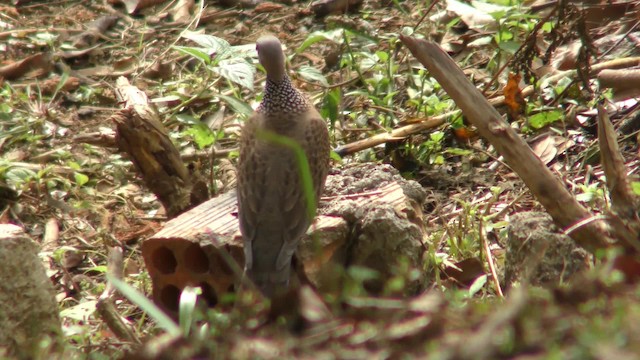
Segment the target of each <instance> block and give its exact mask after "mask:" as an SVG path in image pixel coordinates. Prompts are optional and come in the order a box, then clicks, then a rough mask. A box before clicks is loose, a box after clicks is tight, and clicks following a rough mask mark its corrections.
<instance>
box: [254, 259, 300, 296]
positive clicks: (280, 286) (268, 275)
mask: <svg viewBox="0 0 640 360" xmlns="http://www.w3.org/2000/svg"><path fill="white" fill-rule="evenodd" d="M255 270H256V269H252V270H249V271H248V272H247V275H249V278H250V279H251V280H252V281H253V282H254V283H255V284H256V286H257V287H258V289H259V290H260V292H262V294H263V295H264V296H266V297H268V298H273V297H275V296H276V295H279V294H282V293H284V292H286V291H287V289H288V288H289V277H290V272H291V266H285V267H284V268H283V269H280V270H275V271H255Z"/></svg>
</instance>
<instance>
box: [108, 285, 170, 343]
mask: <svg viewBox="0 0 640 360" xmlns="http://www.w3.org/2000/svg"><path fill="white" fill-rule="evenodd" d="M107 281H109V282H110V283H111V284H112V285H113V287H115V288H116V289H117V290H118V291H120V293H121V294H122V295H124V296H125V297H126V298H127V299H129V301H131V302H132V303H134V304H136V305H137V306H138V307H139V308H140V309H141V310H142V311H144V312H146V313H147V314H149V316H150V317H151V318H152V319H154V320H155V321H156V322H157V323H158V326H160V327H161V328H163V329H164V330H165V331H166V332H168V333H169V334H170V335H172V336H179V335H180V334H181V333H182V332H181V331H180V327H179V326H178V325H176V323H175V322H174V321H173V320H172V319H171V318H170V317H169V316H168V315H167V314H165V313H164V311H162V310H161V309H160V308H159V307H157V306H156V305H155V304H154V303H153V302H152V301H151V300H149V299H147V297H146V296H144V294H142V293H141V292H139V291H138V290H136V289H135V288H134V287H133V286H131V285H129V284H127V283H126V282H124V281H122V280H120V279H118V278H116V277H114V276H111V275H109V274H107Z"/></svg>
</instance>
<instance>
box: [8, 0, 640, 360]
mask: <svg viewBox="0 0 640 360" xmlns="http://www.w3.org/2000/svg"><path fill="white" fill-rule="evenodd" d="M347 2H348V1H342V2H340V1H336V2H331V1H320V2H317V3H326V4H331V3H347ZM14 3H15V2H14ZM123 3H126V6H125V5H123V4H119V3H118V1H105V2H86V1H73V0H59V1H46V2H41V1H24V0H22V1H18V4H17V5H0V223H13V224H17V225H19V226H21V227H23V228H24V229H25V231H26V232H27V233H28V234H29V235H30V236H31V237H32V238H33V239H34V240H36V241H37V242H38V243H39V244H40V246H41V249H42V251H41V253H40V256H41V258H42V259H43V264H44V265H45V267H46V269H47V275H48V276H49V277H50V279H51V280H52V282H53V284H54V287H55V290H56V300H57V302H58V304H59V307H60V311H61V312H60V315H61V321H62V326H63V333H64V339H65V340H64V345H63V346H62V347H61V348H60V347H58V348H55V347H51V348H45V349H44V350H42V353H41V358H51V357H54V356H57V357H60V358H85V357H87V358H92V359H102V358H104V359H107V358H121V357H130V358H166V359H182V358H184V359H188V358H238V359H245V358H314V359H317V358H318V359H324V358H326V359H332V358H345V359H362V358H371V359H387V358H412V357H419V358H422V357H428V358H430V359H496V358H505V359H506V358H509V359H512V358H514V359H547V358H554V359H555V358H559V359H560V358H561V359H611V358H616V359H635V358H637V357H638V354H640V343H638V341H637V339H638V338H640V327H639V326H638V324H640V305H639V304H640V302H639V301H638V300H640V288H638V287H637V286H636V285H635V284H634V282H633V281H630V280H629V279H626V280H629V281H625V278H624V276H621V275H620V273H618V272H616V271H611V268H612V266H611V262H610V261H609V260H608V259H610V258H611V256H609V255H610V254H609V252H607V251H604V250H603V251H601V252H596V253H595V254H592V255H593V256H592V257H591V258H589V260H588V264H587V265H586V266H585V267H587V268H589V269H587V270H583V271H580V272H576V273H575V274H573V273H572V274H568V273H567V274H565V269H561V270H559V273H560V275H559V276H556V277H555V278H551V279H546V281H542V280H539V279H532V278H530V279H517V280H520V281H517V280H516V281H513V282H512V283H509V284H507V283H506V281H505V275H504V272H505V267H507V265H505V252H506V251H507V248H508V245H507V243H508V241H509V238H508V236H507V234H508V232H509V225H510V224H511V220H512V218H513V215H514V214H517V213H523V212H527V211H542V212H544V208H543V207H542V206H541V205H540V204H539V203H538V202H536V200H535V199H534V197H533V196H532V195H531V194H530V193H529V191H528V189H527V188H526V186H525V185H524V184H523V183H522V181H521V180H520V179H519V178H518V176H517V175H516V174H514V173H513V172H512V171H511V170H510V169H509V168H508V167H507V166H505V164H504V163H503V162H502V159H501V158H500V154H498V153H496V152H495V149H494V148H493V147H492V146H491V145H490V144H488V143H487V142H486V141H484V140H483V139H481V138H479V137H478V136H477V135H476V134H475V133H474V132H473V129H471V127H470V126H468V123H466V121H464V120H463V119H462V117H460V116H458V115H456V114H454V115H447V116H445V117H446V121H444V124H442V125H439V126H437V127H434V128H431V129H427V128H425V129H423V130H422V131H420V132H416V133H412V134H409V135H408V136H405V137H403V138H402V139H395V140H396V141H393V142H386V143H382V144H377V145H376V146H372V147H368V148H362V149H358V151H357V152H356V151H353V152H352V151H350V150H348V149H349V144H351V143H353V142H355V141H358V140H363V139H366V138H369V137H371V136H374V135H375V134H379V133H384V132H388V131H391V130H392V129H397V128H400V127H403V126H407V125H410V124H417V123H420V122H422V121H427V120H428V119H432V118H437V117H438V116H442V115H443V114H449V113H450V112H452V111H455V110H456V105H455V103H454V102H453V101H452V100H451V99H450V98H449V97H448V95H447V94H446V92H444V91H443V89H442V88H441V87H440V85H439V84H438V83H437V82H436V81H435V80H433V78H432V77H431V76H430V75H429V73H428V71H426V70H425V69H424V67H422V66H421V65H420V64H419V63H418V62H417V61H416V60H415V59H414V58H413V56H412V55H411V53H410V52H409V51H408V50H407V49H406V48H405V47H404V46H403V45H402V42H401V41H400V35H405V36H414V37H418V38H426V39H429V40H433V41H435V42H436V43H439V44H440V45H441V46H442V47H443V48H444V50H446V51H447V52H448V53H449V54H450V55H451V57H452V58H453V59H454V60H455V61H456V63H457V64H458V65H459V66H460V67H461V68H462V69H463V70H464V72H465V74H467V75H468V77H469V78H470V79H471V80H472V81H473V83H474V84H475V85H476V86H477V87H478V88H479V89H480V90H482V91H483V92H484V94H485V96H486V97H487V98H488V99H493V98H496V97H498V96H500V95H503V94H504V95H505V97H506V101H503V102H502V103H501V104H500V106H498V110H499V111H500V112H501V113H503V114H504V117H505V119H508V120H509V121H510V123H511V125H512V127H513V128H514V129H516V130H517V131H518V132H519V133H520V135H521V136H522V137H523V138H525V139H526V140H527V142H528V143H529V145H530V146H531V148H532V150H533V151H534V153H536V155H538V156H539V157H540V158H541V159H542V161H543V162H544V163H545V164H547V166H548V167H549V168H550V169H552V171H553V172H554V173H555V174H556V175H557V176H558V177H559V178H560V179H561V180H562V181H563V182H564V183H565V184H566V186H567V188H568V189H570V191H571V192H572V194H573V195H574V196H575V197H576V199H577V200H578V201H579V202H580V203H581V204H582V205H583V206H584V207H585V208H587V209H589V211H591V212H592V213H594V214H606V213H607V211H609V207H610V198H609V195H608V191H607V187H606V181H605V178H604V174H603V171H602V169H601V166H600V161H599V156H598V140H597V128H596V117H597V111H596V105H597V104H598V103H602V104H604V105H605V108H606V110H607V112H608V114H609V117H610V118H611V120H612V122H613V123H614V126H615V128H616V131H617V132H618V140H619V145H620V149H621V153H622V155H623V158H624V160H625V165H626V166H627V169H628V174H629V175H630V176H631V178H632V179H636V178H637V169H638V166H637V152H638V144H637V134H638V129H640V126H639V125H638V122H639V121H640V107H639V106H638V102H637V96H638V92H637V91H635V90H637V89H638V88H640V85H638V83H637V82H636V83H633V84H632V85H630V86H626V87H625V86H620V85H621V83H625V82H627V80H623V81H620V82H619V83H615V82H614V83H613V84H611V83H609V85H608V86H604V85H603V84H604V82H603V80H601V82H598V81H596V80H595V74H591V73H590V72H589V71H588V69H589V66H594V65H596V64H601V63H605V62H607V61H612V60H616V59H618V60H619V59H630V58H632V57H635V56H639V54H638V49H639V48H640V47H638V39H639V38H640V29H638V28H637V27H638V8H639V7H640V6H638V5H640V3H638V2H637V1H626V2H607V1H602V2H596V1H594V2H591V3H589V5H584V4H582V3H580V4H579V5H578V4H577V3H576V4H573V3H569V4H565V2H559V3H558V2H547V3H543V2H542V1H539V2H538V1H536V2H525V3H520V2H519V1H517V0H514V1H507V0H504V1H500V0H495V1H491V0H486V2H482V1H477V2H475V1H474V2H470V3H463V2H457V1H455V0H449V1H444V0H442V1H435V2H434V3H433V4H429V3H428V2H413V1H380V2H378V1H368V0H366V1H360V2H359V1H350V3H352V4H354V5H353V6H352V8H351V9H349V11H348V12H346V13H326V11H325V10H326V9H327V7H328V6H330V5H325V6H324V7H323V6H320V5H317V6H310V4H309V2H300V1H295V0H294V1H291V2H289V1H286V2H285V1H283V2H262V1H255V2H252V1H238V2H235V1H220V2H206V4H204V6H202V4H200V3H195V4H194V3H192V2H190V1H156V2H155V3H157V4H156V5H152V6H150V7H146V8H139V9H136V7H142V5H143V4H144V3H145V2H144V1H140V2H139V3H140V4H138V2H137V1H124V2H123ZM150 3H154V2H153V1H151V2H150ZM634 11H635V12H634ZM265 33H271V34H274V35H276V36H278V37H279V38H280V40H281V41H282V43H283V44H285V45H286V50H285V53H286V54H287V55H288V57H289V58H288V66H289V73H290V75H291V77H292V79H293V82H294V84H295V85H296V86H297V87H299V88H300V89H302V90H303V91H305V92H306V93H307V94H308V95H309V97H310V98H311V99H312V100H313V101H314V102H315V103H316V104H317V106H318V108H319V109H320V110H321V114H322V115H323V117H325V119H326V120H327V124H328V126H329V129H330V133H331V139H332V146H333V147H334V148H335V149H336V152H337V153H339V154H340V155H342V159H341V160H340V161H338V160H337V159H336V161H335V162H334V166H335V167H336V168H340V167H341V166H345V165H347V164H353V163H364V162H377V163H386V164H390V165H391V166H393V167H394V168H395V169H397V170H398V173H400V174H402V175H403V176H404V177H405V178H407V179H411V180H415V181H417V182H418V183H419V184H420V185H422V186H423V188H424V189H425V191H426V193H427V199H426V201H425V203H424V205H423V209H422V210H423V213H424V215H423V222H424V224H425V228H426V229H427V230H428V231H427V233H428V236H426V237H425V239H424V240H425V243H426V244H427V245H426V246H425V250H424V254H421V256H422V258H423V259H424V267H423V268H420V269H412V270H417V271H418V276H419V277H421V278H422V279H423V280H424V281H422V283H423V284H424V285H423V286H422V288H421V289H420V291H419V292H418V293H413V294H406V293H405V294H404V295H402V296H400V295H398V292H397V291H396V292H394V291H389V292H386V293H385V292H383V293H381V294H372V293H369V292H368V291H367V289H366V287H365V286H363V282H364V280H363V278H362V277H359V275H362V276H365V275H366V272H363V271H362V269H356V270H355V271H352V272H349V271H347V272H346V274H347V275H346V276H348V277H350V279H351V280H352V281H351V282H350V283H349V284H350V285H349V286H348V287H347V286H345V288H344V289H341V291H342V293H341V294H339V295H336V294H322V293H315V292H314V293H313V294H306V295H300V296H301V297H302V299H303V301H302V305H299V308H297V309H296V310H295V311H294V312H296V311H297V312H299V313H298V314H295V315H294V319H296V320H291V318H287V317H286V316H285V317H283V318H281V319H278V320H276V321H273V322H267V323H265V317H266V316H267V315H266V314H265V311H264V308H263V307H260V306H258V307H253V308H250V309H247V308H246V307H245V308H243V307H242V306H241V305H240V306H237V307H236V308H233V309H231V310H222V309H210V310H209V311H208V312H206V313H203V314H199V315H198V316H199V318H198V319H200V320H206V321H193V323H191V324H190V325H191V326H192V328H193V330H192V331H191V333H190V335H189V333H188V332H187V331H184V329H183V332H182V333H181V334H180V336H175V337H172V338H170V339H167V338H166V336H165V335H166V334H164V331H163V330H162V327H159V326H158V322H157V320H158V319H156V318H153V316H151V317H150V316H149V315H148V314H147V312H146V311H145V310H146V309H144V308H141V307H140V306H139V304H135V303H134V302H132V301H131V299H130V298H128V297H121V298H118V300H117V301H116V309H117V311H118V314H119V315H120V316H122V317H123V318H124V319H126V321H127V323H128V326H130V328H131V331H132V334H133V338H134V339H135V341H131V339H126V340H125V339H122V338H121V337H119V336H118V335H116V334H115V333H114V332H113V329H111V328H110V327H109V324H108V323H107V322H106V321H105V320H104V319H103V318H102V317H101V316H100V315H99V313H97V312H95V306H96V303H97V300H98V297H99V296H100V295H101V294H102V293H103V291H104V290H105V286H106V283H107V280H106V273H107V268H108V266H107V265H108V257H109V249H110V248H113V247H118V248H120V249H122V251H123V255H124V261H123V280H125V281H126V282H127V283H129V284H130V285H132V286H133V287H134V288H136V289H138V290H139V291H140V292H142V293H144V294H147V295H149V294H150V293H151V280H150V278H149V275H148V273H147V270H146V268H145V264H144V261H143V258H142V256H141V252H140V244H141V243H142V242H143V241H144V240H145V239H147V238H149V237H150V236H152V235H153V234H154V233H156V232H158V231H159V230H160V229H161V228H162V226H163V224H164V223H165V222H166V220H167V218H166V214H165V211H164V209H163V208H162V205H161V204H160V203H159V202H158V200H157V198H156V196H155V195H154V194H153V193H151V192H150V191H149V189H148V188H146V186H145V183H144V182H143V181H142V180H141V178H140V176H139V174H138V173H137V172H136V168H135V167H134V166H133V164H132V162H131V161H130V160H129V159H128V158H127V156H126V154H123V153H122V152H120V151H119V149H118V146H117V142H116V130H115V129H116V126H115V124H114V122H113V121H112V115H113V114H114V113H115V112H117V111H118V110H120V109H121V104H120V103H118V101H117V100H116V94H115V89H116V85H115V82H116V79H117V78H119V77H126V78H128V79H129V81H130V82H131V84H132V85H135V86H136V87H138V88H139V89H141V90H142V91H144V92H145V93H146V94H147V96H148V97H149V99H150V100H151V102H152V103H153V104H155V105H156V106H157V107H158V110H159V113H160V116H161V118H162V119H163V123H164V125H165V126H166V128H167V129H168V131H169V134H170V137H171V139H172V140H173V143H174V145H175V146H176V147H177V148H178V149H179V150H180V153H181V154H182V156H183V159H184V160H185V162H187V163H188V164H189V168H190V169H196V170H197V171H198V172H199V173H201V174H203V176H204V178H206V179H213V180H211V181H210V182H209V183H208V185H209V191H210V194H211V195H212V196H215V195H217V194H220V193H224V192H226V191H228V190H229V189H232V188H233V187H234V185H235V179H234V176H233V175H229V174H233V164H234V163H235V161H236V159H237V139H238V135H239V129H240V127H241V124H242V121H243V119H245V118H246V116H247V114H249V113H250V112H251V109H252V108H255V106H256V105H257V104H258V103H259V101H260V97H261V94H262V86H263V83H264V73H263V72H261V71H260V70H256V67H255V66H256V63H257V58H256V55H255V52H254V51H253V50H254V48H255V45H254V44H255V40H256V39H257V38H258V37H259V36H260V35H262V34H265ZM202 34H207V35H211V36H213V38H207V37H201V35H202ZM587 64H588V65H587ZM571 69H578V70H579V71H578V72H577V74H575V73H573V75H569V73H567V76H566V77H562V78H560V80H558V81H557V82H555V83H552V84H551V83H544V79H547V78H548V77H550V76H552V75H557V74H559V73H561V72H562V71H566V70H571ZM510 72H511V73H514V74H517V75H516V76H509V73H510ZM532 80H536V81H538V82H537V86H536V87H535V89H534V91H533V92H532V93H531V94H526V95H522V93H521V92H520V90H519V89H521V88H524V87H525V86H526V85H528V84H530V83H531V82H532ZM628 81H631V80H628ZM540 84H543V85H540ZM345 149H347V150H345ZM212 154H213V155H212ZM335 157H336V158H337V156H335ZM229 169H231V170H229ZM632 185H633V189H634V190H635V189H637V188H640V187H637V186H636V185H637V183H635V182H632ZM565 238H566V239H568V238H567V237H565ZM544 252H545V251H544V250H543V251H542V253H539V252H538V253H535V252H534V253H533V254H531V255H529V256H530V257H543V256H545V254H544ZM547 255H548V256H553V255H552V254H547ZM526 256H527V255H525V258H526ZM565 260H566V259H564V260H563V259H561V261H565ZM567 261H568V260H567ZM490 262H492V263H494V264H495V269H494V271H492V269H491V267H492V266H490ZM525 262H526V259H525ZM521 265H522V266H525V265H524V264H521ZM538 265H539V264H538ZM515 266H517V265H515ZM541 271H542V270H541ZM567 271H568V270H567ZM534 272H535V271H534ZM363 274H364V275H363ZM543 275H546V273H544V271H543V274H542V275H541V276H542V277H544V276H543ZM570 275H571V276H570ZM365 277H366V276H365ZM3 278H4V279H5V280H3V281H10V280H6V279H7V278H6V277H4V275H3ZM529 282H530V283H531V284H532V285H524V284H525V283H529ZM396 285H397V284H396ZM393 286H395V285H393V284H389V286H388V287H386V288H385V289H389V288H393ZM507 287H511V289H510V290H508V291H507V290H506V288H507ZM396 290H397V289H396ZM503 292H504V295H503ZM400 293H402V291H400ZM309 313H314V314H315V313H322V314H324V315H323V316H320V317H314V316H307V317H306V318H305V315H304V314H307V315H308V314H309ZM301 314H302V315H301ZM301 318H304V321H303V320H300V319H301ZM203 323H206V324H207V325H206V326H203ZM163 334H164V335H163ZM49 351H54V352H55V355H54V354H52V353H49Z"/></svg>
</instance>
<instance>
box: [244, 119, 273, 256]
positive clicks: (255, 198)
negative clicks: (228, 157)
mask: <svg viewBox="0 0 640 360" xmlns="http://www.w3.org/2000/svg"><path fill="white" fill-rule="evenodd" d="M261 116H262V115H260V114H254V115H252V116H251V117H250V118H249V119H247V121H246V122H245V124H244V127H243V129H242V134H241V135H240V157H239V159H238V171H237V194H238V221H239V223H240V230H241V232H242V235H243V238H244V246H245V248H246V249H251V243H252V242H253V239H255V237H256V231H257V225H258V213H259V212H260V204H261V203H262V199H264V193H265V189H266V186H265V183H266V166H265V164H264V161H265V159H264V157H261V156H260V155H259V154H258V153H256V149H257V142H258V139H257V138H256V131H257V129H258V126H259V123H260V118H261ZM252 263H253V259H252V252H251V251H245V265H246V267H247V268H248V269H251V266H252Z"/></svg>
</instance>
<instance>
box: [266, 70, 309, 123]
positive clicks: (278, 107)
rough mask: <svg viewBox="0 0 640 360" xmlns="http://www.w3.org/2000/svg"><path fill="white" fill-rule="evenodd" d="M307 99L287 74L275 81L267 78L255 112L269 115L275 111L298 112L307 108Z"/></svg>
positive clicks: (275, 112)
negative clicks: (280, 79) (262, 95)
mask: <svg viewBox="0 0 640 360" xmlns="http://www.w3.org/2000/svg"><path fill="white" fill-rule="evenodd" d="M309 106H311V104H310V103H309V100H307V98H306V97H305V96H304V95H302V93H300V91H298V90H297V89H296V88H295V87H294V86H293V84H291V80H290V79H289V77H288V76H284V78H282V81H279V82H276V81H274V80H271V79H267V83H266V85H265V87H264V97H263V98H262V102H261V103H260V106H258V109H257V112H259V113H262V114H265V115H269V114H277V113H287V114H300V113H303V112H305V111H307V110H308V109H309Z"/></svg>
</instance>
